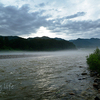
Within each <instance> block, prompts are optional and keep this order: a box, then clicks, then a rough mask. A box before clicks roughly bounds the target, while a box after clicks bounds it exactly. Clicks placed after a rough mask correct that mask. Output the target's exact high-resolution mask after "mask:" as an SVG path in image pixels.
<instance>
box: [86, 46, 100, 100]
mask: <svg viewBox="0 0 100 100" xmlns="http://www.w3.org/2000/svg"><path fill="white" fill-rule="evenodd" d="M86 60H87V64H88V65H89V67H88V69H89V70H90V76H91V77H94V83H93V87H94V88H95V89H97V91H98V93H100V49H99V48H96V50H94V52H93V53H91V54H90V55H89V56H87V57H86ZM95 100H100V96H99V97H98V96H96V97H95Z"/></svg>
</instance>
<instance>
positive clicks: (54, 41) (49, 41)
mask: <svg viewBox="0 0 100 100" xmlns="http://www.w3.org/2000/svg"><path fill="white" fill-rule="evenodd" d="M66 49H76V47H75V45H74V44H73V43H72V42H69V41H66V40H63V39H60V38H49V37H45V36H44V37H35V38H28V39H24V38H21V37H18V36H0V50H31V51H50V50H66Z"/></svg>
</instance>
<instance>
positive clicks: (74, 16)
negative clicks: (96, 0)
mask: <svg viewBox="0 0 100 100" xmlns="http://www.w3.org/2000/svg"><path fill="white" fill-rule="evenodd" d="M85 14H86V13H85V12H77V13H76V14H74V15H70V16H67V17H66V19H72V18H76V17H80V16H84V15H85Z"/></svg>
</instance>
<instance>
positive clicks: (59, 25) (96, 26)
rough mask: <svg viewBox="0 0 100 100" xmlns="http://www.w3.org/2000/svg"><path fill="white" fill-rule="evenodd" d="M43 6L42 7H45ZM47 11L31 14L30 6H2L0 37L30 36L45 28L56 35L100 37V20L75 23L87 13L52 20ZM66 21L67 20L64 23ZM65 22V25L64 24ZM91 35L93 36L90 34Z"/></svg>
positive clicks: (0, 9) (0, 10)
mask: <svg viewBox="0 0 100 100" xmlns="http://www.w3.org/2000/svg"><path fill="white" fill-rule="evenodd" d="M43 5H44V4H41V5H40V6H43ZM44 12H45V10H40V11H36V12H30V8H29V7H28V5H23V6H22V7H20V8H17V7H15V6H6V7H4V6H3V5H2V4H0V35H29V34H31V33H34V34H35V33H36V32H37V30H38V29H39V28H40V27H41V26H43V27H46V28H47V29H48V30H50V31H51V32H54V33H56V34H59V33H60V34H61V33H66V34H67V35H68V34H71V35H72V34H80V35H81V34H85V35H87V33H88V36H89V35H91V34H95V33H96V35H95V36H98V34H99V32H100V19H98V20H95V21H92V20H84V21H75V20H74V21H73V20H71V19H72V18H76V17H80V16H84V15H85V14H86V13H85V12H78V13H76V14H74V15H70V16H66V17H63V18H58V19H57V18H56V19H51V20H47V19H49V18H52V16H49V15H45V16H43V13H44ZM64 20H66V21H65V22H64ZM63 22H64V23H63ZM90 33H91V34H90Z"/></svg>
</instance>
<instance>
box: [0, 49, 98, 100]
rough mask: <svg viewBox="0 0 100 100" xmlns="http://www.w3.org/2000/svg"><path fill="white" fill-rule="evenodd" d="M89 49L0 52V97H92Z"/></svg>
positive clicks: (8, 99)
mask: <svg viewBox="0 0 100 100" xmlns="http://www.w3.org/2000/svg"><path fill="white" fill-rule="evenodd" d="M92 52H93V50H85V49H83V50H76V51H57V52H0V100H94V97H96V96H98V95H99V94H98V93H97V91H96V90H95V89H94V88H93V86H92V84H93V77H90V75H89V71H88V69H87V68H88V65H87V64H86V56H87V55H89V54H90V53H92ZM83 72H86V73H87V75H81V74H82V73H83Z"/></svg>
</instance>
